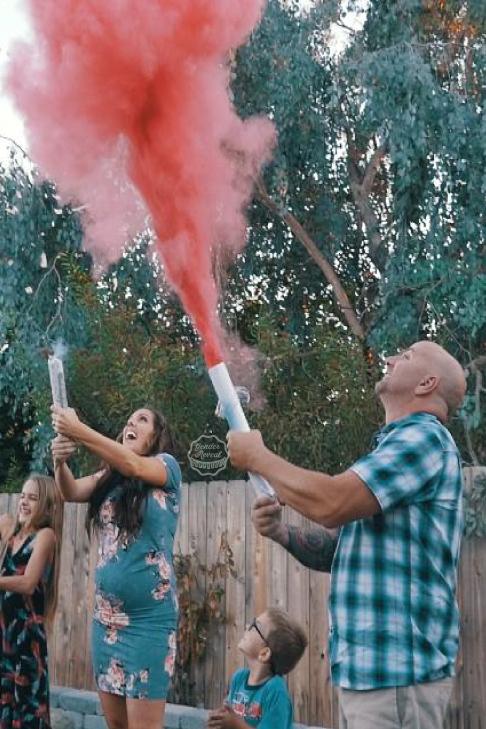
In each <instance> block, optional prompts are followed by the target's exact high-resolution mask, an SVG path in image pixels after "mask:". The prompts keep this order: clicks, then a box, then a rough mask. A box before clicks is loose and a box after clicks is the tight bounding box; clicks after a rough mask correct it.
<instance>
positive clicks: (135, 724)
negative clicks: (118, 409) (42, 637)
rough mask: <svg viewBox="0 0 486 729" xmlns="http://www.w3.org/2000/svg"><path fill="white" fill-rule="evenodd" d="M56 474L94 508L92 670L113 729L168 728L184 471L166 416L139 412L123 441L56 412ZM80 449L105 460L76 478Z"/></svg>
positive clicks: (69, 495)
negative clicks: (72, 460)
mask: <svg viewBox="0 0 486 729" xmlns="http://www.w3.org/2000/svg"><path fill="white" fill-rule="evenodd" d="M52 412H53V415H52V421H53V425H54V429H55V430H56V432H57V433H58V437H57V438H55V439H54V440H53V442H52V454H53V457H54V468H55V478H56V483H57V484H58V486H59V488H60V490H61V492H62V494H63V496H64V498H65V500H66V501H77V502H88V504H89V506H88V512H87V526H88V529H89V531H90V533H92V532H95V533H96V534H97V536H98V539H99V549H98V555H99V558H98V564H97V567H96V577H95V580H96V589H95V607H94V615H93V626H92V636H91V645H92V659H93V670H94V674H95V678H96V683H97V686H98V691H99V695H100V699H101V703H102V707H103V711H104V714H105V718H106V721H107V723H108V726H109V727H110V729H142V727H143V729H160V726H161V725H163V719H164V714H165V701H166V697H167V691H168V687H169V681H170V677H171V676H172V674H173V670H174V659H175V650H176V629H177V596H176V579H175V573H174V568H173V559H172V556H173V555H172V553H173V543H174V535H175V531H176V527H177V519H178V513H179V495H180V483H181V471H180V468H179V464H178V463H177V461H176V459H175V458H174V457H173V456H172V455H171V454H170V453H168V451H170V450H171V449H172V439H171V436H170V431H169V428H168V426H167V423H166V421H165V418H164V417H163V416H162V415H161V414H160V413H158V412H157V411H155V410H153V409H151V408H141V409H140V410H136V411H135V412H134V413H133V414H132V415H131V416H130V417H129V419H128V421H127V424H126V425H125V427H124V429H123V432H122V433H121V436H120V437H119V439H118V441H119V442H118V441H115V440H112V439H111V438H106V437H105V436H104V435H101V434H100V433H98V432H96V431H95V430H93V429H92V428H89V427H88V426H87V425H85V424H84V423H82V422H81V421H80V420H79V418H78V417H77V415H76V413H75V412H74V410H72V409H71V408H64V409H63V408H59V407H57V406H53V407H52ZM76 443H79V444H81V445H83V446H84V447H85V448H87V449H88V450H89V451H91V453H93V454H95V455H96V456H99V458H100V459H101V461H102V462H103V463H104V464H106V465H105V466H104V467H103V468H102V469H101V470H99V471H98V472H97V473H95V474H93V475H91V476H86V477H84V478H80V479H75V478H74V477H73V475H72V473H71V471H70V469H69V467H68V466H67V463H66V461H67V459H68V458H69V456H70V455H71V454H72V453H73V451H74V449H75V447H76V445H75V444H76Z"/></svg>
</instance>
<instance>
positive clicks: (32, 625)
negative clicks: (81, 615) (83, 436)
mask: <svg viewBox="0 0 486 729" xmlns="http://www.w3.org/2000/svg"><path fill="white" fill-rule="evenodd" d="M62 521H63V503H62V500H61V496H60V494H59V493H58V490H57V488H56V485H55V483H54V480H53V479H52V478H49V477H48V476H41V475H38V474H35V473H34V474H31V475H30V476H29V477H28V479H27V480H26V482H25V483H24V485H23V487H22V493H21V494H20V497H19V502H18V507H17V509H16V512H15V514H2V515H0V728H1V729H15V727H22V729H49V727H50V726H51V724H50V719H49V670H48V660H47V630H48V629H49V628H50V626H51V624H52V620H53V617H54V613H55V611H56V605H57V588H58V581H59V555H60V551H61V541H62Z"/></svg>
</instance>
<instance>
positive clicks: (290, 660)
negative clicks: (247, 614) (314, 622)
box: [266, 608, 307, 676]
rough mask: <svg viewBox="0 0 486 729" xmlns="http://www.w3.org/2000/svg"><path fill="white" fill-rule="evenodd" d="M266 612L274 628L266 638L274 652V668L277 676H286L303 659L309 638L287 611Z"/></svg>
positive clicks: (271, 610) (272, 610)
mask: <svg viewBox="0 0 486 729" xmlns="http://www.w3.org/2000/svg"><path fill="white" fill-rule="evenodd" d="M266 612H267V615H268V617H269V622H270V624H271V626H272V627H271V628H270V632H269V633H268V635H267V636H266V639H267V643H268V647H269V648H270V650H271V651H272V668H273V671H274V673H275V674H277V675H279V676H285V674H287V673H289V672H290V671H291V670H292V669H293V668H294V666H296V665H297V663H298V662H299V660H300V659H301V658H302V655H303V653H304V651H305V649H306V648H307V636H306V634H305V632H304V630H303V628H302V627H301V626H300V625H299V623H298V622H297V621H296V620H293V619H292V618H291V617H290V616H289V615H288V614H287V613H286V612H285V610H281V609H280V608H268V609H267V611H266Z"/></svg>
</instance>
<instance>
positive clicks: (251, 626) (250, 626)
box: [248, 618, 275, 674]
mask: <svg viewBox="0 0 486 729" xmlns="http://www.w3.org/2000/svg"><path fill="white" fill-rule="evenodd" d="M248 630H256V632H257V633H258V635H259V636H260V638H261V639H262V640H263V642H264V643H265V645H266V646H267V647H268V648H270V650H272V648H271V646H270V645H269V643H268V640H267V639H266V638H265V636H264V635H263V633H262V631H261V628H260V626H259V625H258V623H257V619H256V618H253V620H252V621H251V623H249V624H248ZM269 664H270V669H271V671H272V673H273V674H275V667H274V665H273V659H272V655H271V654H270V661H269Z"/></svg>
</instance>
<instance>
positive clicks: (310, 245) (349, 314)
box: [256, 177, 365, 341]
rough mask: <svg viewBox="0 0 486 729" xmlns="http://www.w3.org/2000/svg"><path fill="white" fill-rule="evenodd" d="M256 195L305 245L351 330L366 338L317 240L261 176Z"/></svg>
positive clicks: (257, 183) (356, 334)
mask: <svg viewBox="0 0 486 729" xmlns="http://www.w3.org/2000/svg"><path fill="white" fill-rule="evenodd" d="M256 196H257V198H258V200H259V201H260V202H261V203H262V204H263V205H265V207H266V208H267V209H268V210H270V212H272V213H273V214H274V215H278V217H279V218H281V219H282V220H283V221H284V223H286V225H287V226H288V227H289V229H290V230H291V231H292V233H293V234H294V236H295V237H296V238H297V240H298V241H299V242H300V243H301V244H302V245H303V246H304V248H305V249H306V251H307V253H308V254H309V255H310V257H311V258H312V260H313V261H314V263H316V264H317V266H318V267H319V268H320V270H321V271H322V273H323V274H324V277H325V279H326V281H327V282H328V283H329V284H330V285H331V286H332V290H333V293H334V297H335V299H336V302H337V305H338V307H339V309H340V310H341V313H342V315H343V317H344V319H345V320H346V322H347V324H348V326H349V327H350V329H351V331H352V332H353V334H354V335H355V336H356V337H357V338H358V339H359V340H361V341H363V340H364V338H365V332H364V329H363V327H362V325H361V323H360V321H359V320H358V317H357V315H356V312H355V310H354V308H353V307H352V306H351V302H350V300H349V297H348V295H347V293H346V291H345V290H344V288H343V286H342V284H341V281H340V280H339V277H338V275H337V274H336V271H335V270H334V268H333V267H332V265H331V264H330V263H329V261H328V260H327V258H326V257H325V256H324V255H323V254H322V253H321V251H320V250H319V248H318V247H317V245H316V244H315V242H314V241H313V240H312V238H311V237H310V235H309V234H308V233H307V231H306V230H305V229H304V227H303V226H302V225H301V224H300V223H299V221H298V220H297V218H296V217H295V216H294V215H292V213H290V212H289V211H288V210H284V209H282V208H281V207H280V206H279V205H278V204H277V203H276V202H275V200H273V198H272V197H271V196H270V195H269V194H268V192H267V190H266V188H265V184H264V182H263V179H262V178H261V177H259V178H258V179H257V180H256Z"/></svg>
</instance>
